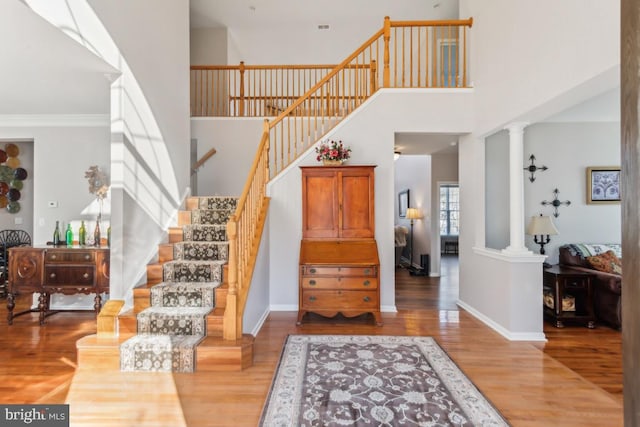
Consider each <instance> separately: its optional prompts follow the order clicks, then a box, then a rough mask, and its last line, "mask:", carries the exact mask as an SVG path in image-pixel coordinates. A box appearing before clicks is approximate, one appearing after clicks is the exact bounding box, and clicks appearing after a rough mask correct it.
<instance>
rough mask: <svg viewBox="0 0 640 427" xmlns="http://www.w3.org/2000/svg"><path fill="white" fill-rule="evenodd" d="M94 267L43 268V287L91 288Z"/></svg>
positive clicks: (48, 266)
mask: <svg viewBox="0 0 640 427" xmlns="http://www.w3.org/2000/svg"><path fill="white" fill-rule="evenodd" d="M94 277H95V267H94V266H84V265H78V266H70V265H65V266H50V265H45V267H44V285H45V286H47V285H49V286H78V285H82V286H93V283H94V282H93V279H94Z"/></svg>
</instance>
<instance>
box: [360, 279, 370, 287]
mask: <svg viewBox="0 0 640 427" xmlns="http://www.w3.org/2000/svg"><path fill="white" fill-rule="evenodd" d="M362 284H363V285H365V286H369V285H370V284H371V282H370V281H368V280H365V281H364V282H363V283H362Z"/></svg>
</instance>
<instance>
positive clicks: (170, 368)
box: [120, 197, 253, 372]
mask: <svg viewBox="0 0 640 427" xmlns="http://www.w3.org/2000/svg"><path fill="white" fill-rule="evenodd" d="M236 205H237V198H233V197H192V198H189V199H188V200H187V203H186V209H187V210H186V211H181V212H180V213H179V217H178V227H175V228H172V229H170V230H169V242H168V243H166V244H161V245H160V247H159V250H158V262H157V263H154V264H150V265H148V266H147V285H146V286H145V287H143V288H138V289H135V291H134V314H135V321H134V322H135V326H134V325H130V326H129V327H126V326H125V327H124V328H121V330H122V329H124V330H127V329H130V330H135V331H136V334H135V335H133V336H132V337H131V338H129V339H127V340H126V341H124V342H123V343H122V344H121V345H120V369H121V370H122V371H147V372H194V371H195V370H196V367H197V369H198V370H236V369H243V368H245V367H247V366H250V365H251V359H252V343H253V337H242V339H241V340H231V341H229V340H223V339H222V324H223V316H224V308H225V303H226V296H227V289H228V287H227V284H226V282H225V280H226V274H225V271H226V264H227V261H228V258H229V243H228V241H227V234H226V224H227V221H228V220H229V217H230V216H231V215H232V214H233V213H234V212H235V209H236ZM123 320H124V319H123ZM129 321H130V322H131V321H132V320H131V319H130V320H129ZM125 322H126V320H125Z"/></svg>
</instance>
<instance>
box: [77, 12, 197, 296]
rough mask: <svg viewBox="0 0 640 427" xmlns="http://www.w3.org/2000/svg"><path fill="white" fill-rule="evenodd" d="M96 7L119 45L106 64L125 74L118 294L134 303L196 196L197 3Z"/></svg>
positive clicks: (118, 107)
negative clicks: (192, 14) (192, 98)
mask: <svg viewBox="0 0 640 427" xmlns="http://www.w3.org/2000/svg"><path fill="white" fill-rule="evenodd" d="M89 3H90V5H91V7H92V8H93V9H94V10H95V12H96V14H97V15H98V17H99V18H100V20H101V21H102V24H103V25H104V26H105V28H106V30H107V31H108V36H109V38H110V39H111V40H112V41H113V43H114V44H115V46H117V50H116V51H115V52H114V51H113V49H114V48H113V46H111V45H110V44H109V42H107V43H103V45H104V52H103V54H104V55H105V59H106V60H107V61H109V62H110V63H111V64H112V65H114V66H115V67H117V68H118V69H119V70H120V71H121V72H122V76H121V77H119V78H118V80H117V81H116V82H114V84H113V86H112V108H111V119H112V127H111V130H112V146H111V148H112V161H113V163H112V168H111V174H112V185H113V188H112V219H113V227H112V251H111V296H112V297H115V298H125V299H126V300H127V302H128V303H130V302H131V300H132V294H131V288H133V287H134V286H136V285H137V284H139V283H143V282H144V281H145V280H146V265H147V263H148V262H149V261H151V260H152V259H154V257H155V255H156V253H157V245H158V243H161V242H163V241H165V232H166V228H167V227H168V226H169V225H172V224H174V223H175V218H176V214H177V211H178V209H179V208H180V207H181V205H182V202H183V200H184V198H185V197H186V196H187V195H188V194H189V178H190V166H191V165H190V159H189V155H190V150H189V144H190V120H189V119H190V117H189V73H188V72H187V70H188V69H189V4H188V2H186V1H177V2H176V1H173V0H160V1H155V2H154V3H153V7H149V6H150V4H149V2H147V1H144V0H138V1H123V0H121V1H115V2H114V1H110V0H90V2H89ZM153 28H162V31H150V29H153ZM102 37H103V38H104V34H102ZM100 41H102V40H100ZM97 43H98V40H96V44H97ZM140 236H145V238H144V239H141V238H140ZM125 260H126V262H125ZM114 278H115V280H114ZM114 282H115V283H114Z"/></svg>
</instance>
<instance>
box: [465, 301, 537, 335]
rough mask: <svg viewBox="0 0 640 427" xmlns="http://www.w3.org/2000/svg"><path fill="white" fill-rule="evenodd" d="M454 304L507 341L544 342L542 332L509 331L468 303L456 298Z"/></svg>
mask: <svg viewBox="0 0 640 427" xmlns="http://www.w3.org/2000/svg"><path fill="white" fill-rule="evenodd" d="M456 304H457V305H458V306H459V307H461V308H463V309H464V310H465V311H467V312H468V313H469V314H471V315H472V316H473V317H475V318H476V319H478V320H480V321H481V322H482V323H484V324H485V325H487V326H488V327H490V328H491V329H493V330H494V331H496V332H497V333H499V334H500V335H502V336H503V337H505V338H506V339H508V340H509V341H542V342H546V341H547V338H546V337H545V335H544V332H511V331H509V330H508V329H506V328H505V327H503V326H502V325H500V324H498V323H496V322H494V321H493V320H491V319H490V318H489V317H487V316H485V315H484V314H482V313H480V312H479V311H478V310H476V309H475V308H473V307H471V306H470V305H468V304H466V303H464V302H462V301H460V300H458V301H457V302H456Z"/></svg>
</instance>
